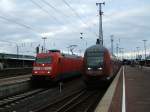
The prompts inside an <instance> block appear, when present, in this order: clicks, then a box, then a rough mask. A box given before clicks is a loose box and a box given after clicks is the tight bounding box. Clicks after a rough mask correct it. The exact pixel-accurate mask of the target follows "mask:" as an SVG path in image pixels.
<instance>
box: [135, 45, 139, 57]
mask: <svg viewBox="0 0 150 112" xmlns="http://www.w3.org/2000/svg"><path fill="white" fill-rule="evenodd" d="M136 49H137V57H136V58H137V59H139V47H136Z"/></svg>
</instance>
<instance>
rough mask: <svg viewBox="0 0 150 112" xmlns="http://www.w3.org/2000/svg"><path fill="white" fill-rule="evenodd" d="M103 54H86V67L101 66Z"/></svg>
mask: <svg viewBox="0 0 150 112" xmlns="http://www.w3.org/2000/svg"><path fill="white" fill-rule="evenodd" d="M103 55H104V53H103V52H87V53H86V57H87V59H86V60H87V66H88V67H99V66H101V65H102V64H103Z"/></svg>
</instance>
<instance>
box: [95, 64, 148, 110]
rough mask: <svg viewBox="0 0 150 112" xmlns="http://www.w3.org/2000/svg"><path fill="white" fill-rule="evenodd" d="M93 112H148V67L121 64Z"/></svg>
mask: <svg viewBox="0 0 150 112" xmlns="http://www.w3.org/2000/svg"><path fill="white" fill-rule="evenodd" d="M95 112H150V67H142V68H141V67H138V66H135V67H131V66H126V65H125V66H122V67H121V69H120V71H119V72H118V74H117V76H116V77H115V79H114V80H113V82H112V83H111V85H110V87H109V88H108V90H107V92H106V93H105V95H104V97H103V98H102V100H101V101H100V102H99V104H98V105H97V108H96V109H95Z"/></svg>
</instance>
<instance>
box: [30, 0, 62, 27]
mask: <svg viewBox="0 0 150 112" xmlns="http://www.w3.org/2000/svg"><path fill="white" fill-rule="evenodd" d="M30 1H31V2H32V3H33V4H34V5H36V6H37V7H38V8H40V9H41V10H42V11H43V12H45V13H47V14H48V15H49V17H50V18H52V19H53V20H55V22H56V23H60V24H62V22H60V21H59V20H58V19H57V18H56V17H55V16H53V15H52V14H50V13H49V12H48V11H47V10H46V9H44V8H43V7H42V6H41V5H40V4H39V3H37V2H35V1H34V0H30ZM62 25H63V24H62Z"/></svg>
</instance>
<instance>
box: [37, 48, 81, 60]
mask: <svg viewBox="0 0 150 112" xmlns="http://www.w3.org/2000/svg"><path fill="white" fill-rule="evenodd" d="M55 53H56V54H60V56H63V57H66V58H81V56H78V55H75V54H72V55H71V54H66V53H61V51H60V50H57V49H52V50H48V52H47V53H39V54H37V56H42V55H43V56H46V55H51V54H55Z"/></svg>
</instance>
